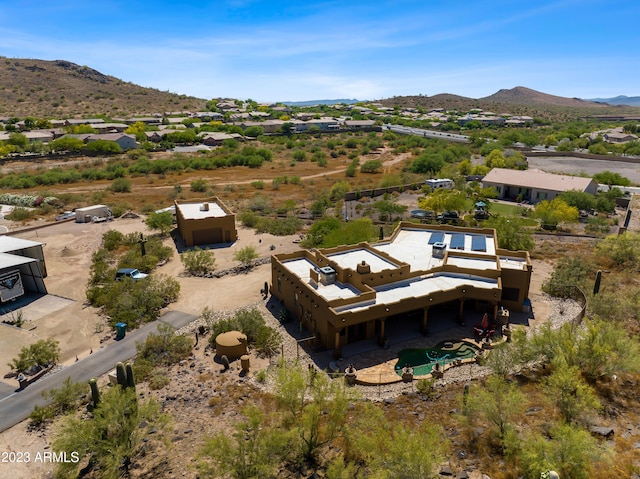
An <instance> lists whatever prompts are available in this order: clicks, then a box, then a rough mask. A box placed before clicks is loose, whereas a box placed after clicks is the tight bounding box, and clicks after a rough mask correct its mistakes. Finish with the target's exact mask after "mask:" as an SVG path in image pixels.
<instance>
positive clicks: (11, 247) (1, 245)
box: [0, 236, 44, 253]
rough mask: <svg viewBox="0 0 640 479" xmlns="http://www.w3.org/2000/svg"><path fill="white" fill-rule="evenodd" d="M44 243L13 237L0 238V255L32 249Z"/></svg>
mask: <svg viewBox="0 0 640 479" xmlns="http://www.w3.org/2000/svg"><path fill="white" fill-rule="evenodd" d="M43 245H44V243H40V242H38V241H31V240H28V239H23V238H16V237H15V236H0V253H11V252H12V251H18V250H20V249H25V248H32V247H33V246H43Z"/></svg>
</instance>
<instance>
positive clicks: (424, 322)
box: [421, 308, 429, 336]
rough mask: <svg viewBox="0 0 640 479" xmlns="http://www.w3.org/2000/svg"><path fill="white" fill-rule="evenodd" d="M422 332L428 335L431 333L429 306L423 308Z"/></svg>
mask: <svg viewBox="0 0 640 479" xmlns="http://www.w3.org/2000/svg"><path fill="white" fill-rule="evenodd" d="M421 332H422V334H424V335H425V336H427V335H428V334H429V308H423V309H422V329H421Z"/></svg>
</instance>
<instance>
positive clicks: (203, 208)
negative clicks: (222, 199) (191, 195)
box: [202, 203, 209, 211]
mask: <svg viewBox="0 0 640 479" xmlns="http://www.w3.org/2000/svg"><path fill="white" fill-rule="evenodd" d="M202 211H209V203H202Z"/></svg>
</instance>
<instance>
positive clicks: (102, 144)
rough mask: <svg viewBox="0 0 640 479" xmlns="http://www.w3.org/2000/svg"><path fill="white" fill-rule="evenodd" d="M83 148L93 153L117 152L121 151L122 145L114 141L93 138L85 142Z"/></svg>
mask: <svg viewBox="0 0 640 479" xmlns="http://www.w3.org/2000/svg"><path fill="white" fill-rule="evenodd" d="M84 148H85V149H86V150H87V151H88V152H90V153H93V154H96V155H98V154H102V155H107V154H112V155H113V154H118V153H122V147H121V146H120V145H119V144H118V143H116V142H115V141H110V140H95V141H90V142H89V143H87V144H86V145H85V146H84Z"/></svg>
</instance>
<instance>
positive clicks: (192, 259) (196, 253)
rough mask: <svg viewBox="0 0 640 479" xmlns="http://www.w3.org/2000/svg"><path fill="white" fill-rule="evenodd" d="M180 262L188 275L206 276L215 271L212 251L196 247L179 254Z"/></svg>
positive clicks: (214, 259) (214, 258)
mask: <svg viewBox="0 0 640 479" xmlns="http://www.w3.org/2000/svg"><path fill="white" fill-rule="evenodd" d="M180 261H181V262H182V264H183V266H184V269H186V270H187V271H188V272H189V274H193V275H199V274H206V273H210V272H211V271H214V270H215V269H216V257H215V255H214V253H213V251H210V250H206V249H201V248H198V247H197V246H196V247H195V248H194V249H192V250H190V251H185V252H184V253H181V254H180Z"/></svg>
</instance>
